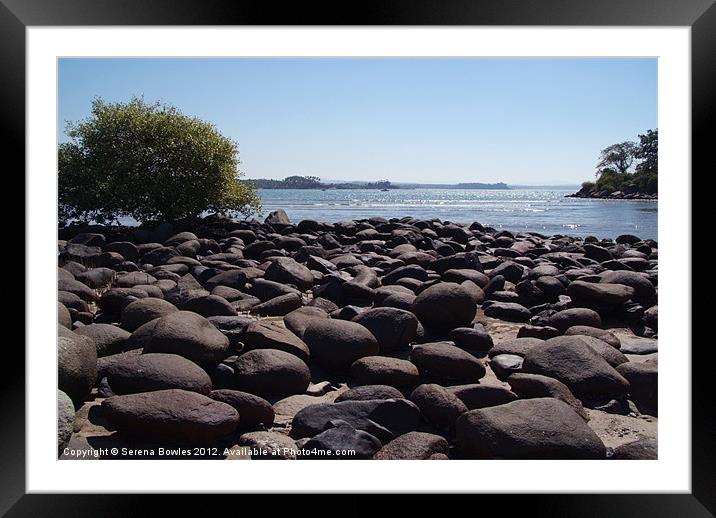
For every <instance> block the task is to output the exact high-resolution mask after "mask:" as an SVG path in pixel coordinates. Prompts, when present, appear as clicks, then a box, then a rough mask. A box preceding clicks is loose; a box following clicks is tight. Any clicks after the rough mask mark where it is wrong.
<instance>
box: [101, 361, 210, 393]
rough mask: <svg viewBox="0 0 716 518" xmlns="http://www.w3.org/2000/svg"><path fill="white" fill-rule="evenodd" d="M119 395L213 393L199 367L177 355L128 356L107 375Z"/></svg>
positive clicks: (114, 363)
mask: <svg viewBox="0 0 716 518" xmlns="http://www.w3.org/2000/svg"><path fill="white" fill-rule="evenodd" d="M104 375H105V376H106V377H107V382H108V383H109V386H110V387H111V388H112V391H113V392H114V393H115V394H136V393H138V392H151V391H153V390H165V389H182V390H189V391H191V392H198V393H200V394H208V393H209V392H211V379H210V378H209V375H208V374H207V373H206V371H205V370H204V369H202V368H201V367H199V366H198V365H197V364H196V363H194V362H192V361H189V360H187V359H186V358H184V357H182V356H179V355H176V354H164V353H154V354H151V353H149V354H139V355H126V356H125V357H124V358H123V359H122V360H120V361H116V362H113V363H112V364H111V365H110V366H109V367H108V368H107V369H105V371H104Z"/></svg>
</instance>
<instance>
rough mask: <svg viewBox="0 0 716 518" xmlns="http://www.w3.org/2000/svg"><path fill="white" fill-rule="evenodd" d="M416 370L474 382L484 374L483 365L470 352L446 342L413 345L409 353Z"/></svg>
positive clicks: (441, 376) (445, 377) (434, 375)
mask: <svg viewBox="0 0 716 518" xmlns="http://www.w3.org/2000/svg"><path fill="white" fill-rule="evenodd" d="M410 361H412V362H413V363H414V364H415V365H416V366H417V367H418V370H419V371H420V372H421V373H423V374H426V375H429V376H432V377H436V378H439V379H449V380H457V381H465V382H475V381H477V380H479V379H480V378H482V377H483V376H484V375H485V372H486V371H485V366H484V365H483V364H482V362H481V361H480V360H478V359H477V358H475V357H474V356H473V355H472V354H470V353H468V352H466V351H463V350H462V349H460V348H459V347H455V346H454V345H450V344H447V343H428V344H422V345H418V346H415V347H413V350H412V351H411V353H410Z"/></svg>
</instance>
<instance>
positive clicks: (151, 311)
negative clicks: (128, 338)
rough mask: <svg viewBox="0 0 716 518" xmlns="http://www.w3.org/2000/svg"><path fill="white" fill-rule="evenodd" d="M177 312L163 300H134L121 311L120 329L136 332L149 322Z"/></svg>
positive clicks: (169, 303)
mask: <svg viewBox="0 0 716 518" xmlns="http://www.w3.org/2000/svg"><path fill="white" fill-rule="evenodd" d="M175 311H179V310H178V309H177V308H176V306H175V305H174V304H172V303H171V302H167V301H166V300H163V299H155V298H153V297H148V298H145V299H139V300H135V301H134V302H130V303H129V304H127V305H126V306H125V307H124V309H122V316H121V318H122V327H123V328H124V329H126V330H127V331H129V332H130V333H131V332H132V331H135V330H137V329H138V328H139V327H140V326H142V325H144V324H146V323H147V322H149V321H150V320H154V319H155V318H159V317H163V316H165V315H168V314H170V313H174V312H175Z"/></svg>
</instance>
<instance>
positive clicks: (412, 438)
mask: <svg viewBox="0 0 716 518" xmlns="http://www.w3.org/2000/svg"><path fill="white" fill-rule="evenodd" d="M448 453H449V445H448V442H447V441H446V440H445V438H444V437H441V436H439V435H435V434H432V433H425V432H408V433H405V434H403V435H400V436H398V437H396V438H395V439H393V440H392V441H390V442H389V443H388V444H386V445H385V446H383V447H382V448H381V449H380V451H378V452H377V453H376V454H375V456H374V457H373V458H374V459H376V460H425V459H429V458H431V457H433V456H435V455H447V454H448Z"/></svg>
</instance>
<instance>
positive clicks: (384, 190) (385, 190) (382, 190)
mask: <svg viewBox="0 0 716 518" xmlns="http://www.w3.org/2000/svg"><path fill="white" fill-rule="evenodd" d="M389 190H390V189H381V192H388V191H389Z"/></svg>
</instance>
